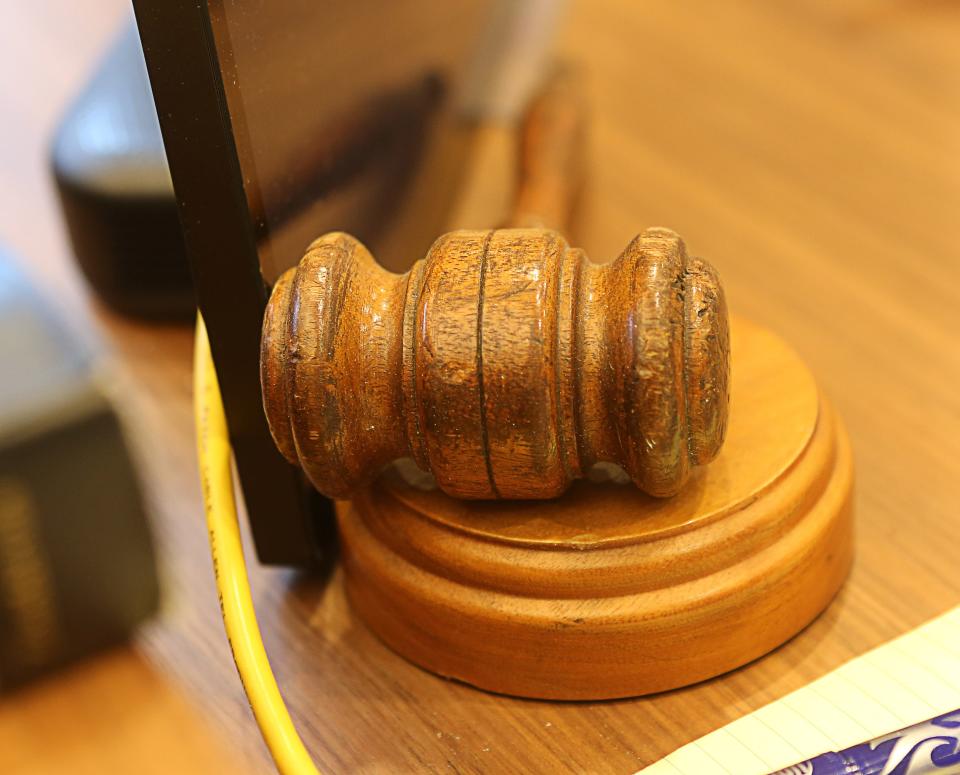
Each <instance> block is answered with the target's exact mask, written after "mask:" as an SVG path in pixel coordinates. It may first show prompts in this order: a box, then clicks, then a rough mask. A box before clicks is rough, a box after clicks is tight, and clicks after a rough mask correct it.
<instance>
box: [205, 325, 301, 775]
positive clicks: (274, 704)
mask: <svg viewBox="0 0 960 775" xmlns="http://www.w3.org/2000/svg"><path fill="white" fill-rule="evenodd" d="M193 390H194V393H193V409H194V419H195V421H196V425H197V454H198V457H199V461H200V479H201V484H202V486H203V504H204V508H205V510H206V513H207V532H208V534H209V537H210V554H211V556H212V557H213V570H214V574H215V576H216V579H217V591H218V593H219V595H220V610H221V612H222V614H223V626H224V628H225V629H226V631H227V639H228V640H229V641H230V649H231V651H233V658H234V661H235V662H236V664H237V672H238V673H240V680H241V682H242V683H243V688H244V691H245V692H246V693H247V699H248V700H249V701H250V708H251V710H253V715H254V717H255V718H256V720H257V725H258V726H259V727H260V733H261V734H262V735H263V740H264V742H265V743H266V744H267V748H269V749H270V755H271V756H273V761H274V763H275V764H276V765H277V770H278V771H279V772H280V773H282V775H319V771H318V770H317V768H316V766H315V765H314V763H313V762H312V761H311V759H310V755H309V754H308V753H307V749H306V748H305V747H304V745H303V741H302V740H301V739H300V736H299V735H298V734H297V730H296V729H295V728H294V726H293V722H292V721H291V720H290V713H289V712H288V711H287V706H286V705H284V702H283V698H282V697H281V696H280V690H279V689H278V688H277V681H276V679H275V678H274V676H273V670H272V669H271V668H270V662H269V660H268V659H267V653H266V651H265V650H264V648H263V639H262V638H261V637H260V628H259V626H258V625H257V617H256V614H255V613H254V610H253V599H252V598H251V596H250V581H249V579H248V578H247V565H246V561H245V560H244V557H243V546H242V544H241V540H240V526H239V522H238V520H237V505H236V501H235V500H234V497H233V474H232V472H231V469H230V461H231V451H230V439H229V437H228V435H227V421H226V417H225V416H224V413H223V402H222V401H221V398H220V386H219V384H218V383H217V373H216V370H215V369H214V366H213V359H212V358H211V356H210V343H209V342H208V341H207V329H206V326H204V324H203V318H202V317H200V316H199V315H198V316H197V333H196V342H195V350H194V361H193Z"/></svg>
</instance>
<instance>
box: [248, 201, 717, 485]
mask: <svg viewBox="0 0 960 775" xmlns="http://www.w3.org/2000/svg"><path fill="white" fill-rule="evenodd" d="M546 198H548V199H550V198H552V197H546ZM260 347H261V350H260V352H261V355H260V369H261V385H262V389H263V405H264V408H265V410H266V412H267V418H268V420H269V423H270V430H271V433H272V435H273V438H274V440H275V441H276V443H277V446H278V448H279V449H280V451H281V452H282V453H283V454H284V456H285V457H286V458H287V460H289V461H290V462H291V463H293V464H298V465H300V466H301V467H302V468H303V470H304V471H305V472H306V474H307V476H308V478H309V479H310V481H311V482H313V484H314V486H315V487H316V488H317V489H318V490H319V491H320V492H322V493H324V494H325V495H327V496H329V497H332V498H345V497H349V496H351V495H352V494H353V493H355V492H356V491H357V490H358V488H360V487H362V486H363V485H365V484H367V483H369V482H370V481H371V480H372V479H373V478H374V476H376V475H377V474H378V473H379V472H380V471H381V470H382V469H383V467H384V466H385V465H386V464H388V463H390V462H392V461H394V460H396V459H398V458H405V457H410V458H413V460H414V461H415V462H416V463H417V465H419V466H420V468H421V469H423V470H424V471H426V472H429V473H431V474H433V475H434V476H435V477H436V481H437V484H438V485H439V487H440V488H441V489H442V490H443V491H444V492H445V493H447V494H449V495H452V496H454V497H457V498H477V499H501V498H505V499H509V498H521V499H537V498H541V499H542V498H552V497H555V496H557V495H560V494H561V493H563V492H564V491H565V490H566V489H567V487H568V486H569V485H570V483H571V482H572V481H574V480H575V479H579V478H581V477H583V476H585V475H587V474H588V473H589V472H590V470H591V468H592V467H593V466H594V465H595V464H597V463H615V464H618V465H621V466H623V467H624V468H625V469H626V471H627V473H628V474H629V476H630V478H631V479H632V480H633V482H634V483H635V484H636V485H637V486H638V487H639V488H640V489H642V490H643V491H644V492H646V493H649V494H651V495H656V496H661V497H663V496H668V495H673V494H675V493H676V492H677V491H678V490H679V489H680V488H681V487H682V486H683V484H684V483H685V482H686V481H687V479H688V478H689V476H690V472H691V470H692V469H693V468H694V467H695V466H698V465H703V464H706V463H708V462H709V461H710V460H712V459H713V458H714V456H715V455H716V454H717V451H718V450H719V449H720V446H721V444H722V443H723V436H724V432H725V429H726V419H727V407H728V404H729V394H728V391H727V384H728V371H729V360H730V359H729V349H730V345H729V335H728V324H727V308H726V303H725V301H724V296H723V289H722V287H721V285H720V280H719V278H718V277H717V273H716V272H715V271H714V269H713V268H712V267H711V266H710V265H709V264H708V263H707V262H705V261H703V260H702V259H698V258H689V257H688V256H687V251H686V248H685V246H684V244H683V241H682V240H681V239H680V238H679V237H678V236H677V235H676V234H674V233H673V232H671V231H670V230H669V229H648V230H646V231H645V232H643V233H642V234H640V235H638V236H637V237H635V238H634V239H633V240H632V241H631V242H630V244H629V245H628V246H627V248H626V249H625V250H624V251H623V252H622V253H621V254H620V257H619V258H617V259H616V260H615V261H612V262H610V263H607V264H602V265H597V264H593V263H591V262H590V261H588V260H587V258H586V256H585V255H584V254H583V251H581V250H575V249H572V248H570V246H569V245H568V244H567V242H566V240H565V239H564V238H563V237H562V236H561V235H560V234H559V233H558V232H555V231H551V230H549V229H495V230H489V231H475V230H474V231H467V230H463V231H456V232H450V233H448V234H445V235H443V236H442V237H440V238H439V239H437V241H436V242H434V244H433V246H432V247H431V248H430V250H429V252H428V253H427V256H426V257H425V258H424V259H422V260H421V261H418V262H417V263H416V264H415V265H414V266H413V268H412V269H411V270H410V271H409V272H408V273H407V274H404V275H397V274H393V273H391V272H388V271H386V270H384V269H382V268H381V267H380V266H378V265H377V263H376V261H375V260H374V258H373V256H371V255H370V253H369V251H368V250H367V249H366V248H365V247H364V246H363V245H362V244H361V243H360V242H359V241H358V240H356V239H355V238H354V237H352V236H350V235H348V234H343V233H339V232H337V233H331V234H327V235H325V236H323V237H320V238H319V239H317V240H315V241H314V242H313V244H312V245H311V246H310V248H309V249H308V251H307V253H306V255H305V256H304V257H303V259H301V261H300V263H299V264H298V265H297V266H296V267H295V268H292V269H290V270H288V271H287V272H286V273H285V274H284V275H283V276H282V277H281V278H280V280H279V282H278V283H277V284H276V285H275V286H274V289H273V293H272V294H271V296H270V302H269V305H268V307H267V311H266V314H265V316H264V323H263V335H262V338H261V345H260Z"/></svg>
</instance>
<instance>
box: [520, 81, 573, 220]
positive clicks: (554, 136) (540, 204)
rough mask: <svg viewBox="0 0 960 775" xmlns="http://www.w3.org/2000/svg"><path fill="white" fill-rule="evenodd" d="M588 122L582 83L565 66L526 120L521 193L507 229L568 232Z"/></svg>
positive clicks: (535, 100) (534, 102) (522, 134)
mask: <svg viewBox="0 0 960 775" xmlns="http://www.w3.org/2000/svg"><path fill="white" fill-rule="evenodd" d="M586 124H587V121H586V109H585V100H584V97H583V93H582V89H581V84H580V80H579V78H578V77H577V76H576V75H575V74H574V72H573V71H572V70H571V69H569V68H566V67H561V68H559V69H557V70H556V71H554V73H553V74H552V75H551V76H550V77H549V78H548V79H547V81H546V82H545V84H544V86H543V87H542V88H541V90H540V92H539V93H538V94H537V95H536V96H535V97H534V98H533V99H532V100H531V102H530V106H529V107H528V108H527V112H526V114H525V115H524V117H523V121H522V125H521V128H520V138H519V147H518V158H517V187H516V193H515V195H514V200H513V205H512V207H511V210H510V215H509V217H508V218H507V222H506V223H505V224H504V226H506V227H510V228H546V229H554V230H556V231H560V232H566V231H567V230H568V228H569V225H570V218H571V214H572V212H573V208H574V205H575V203H576V199H577V195H578V194H579V192H580V188H581V186H582V184H583V178H584V170H585V166H586V165H585V147H584V146H585V142H586V128H587V127H586Z"/></svg>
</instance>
